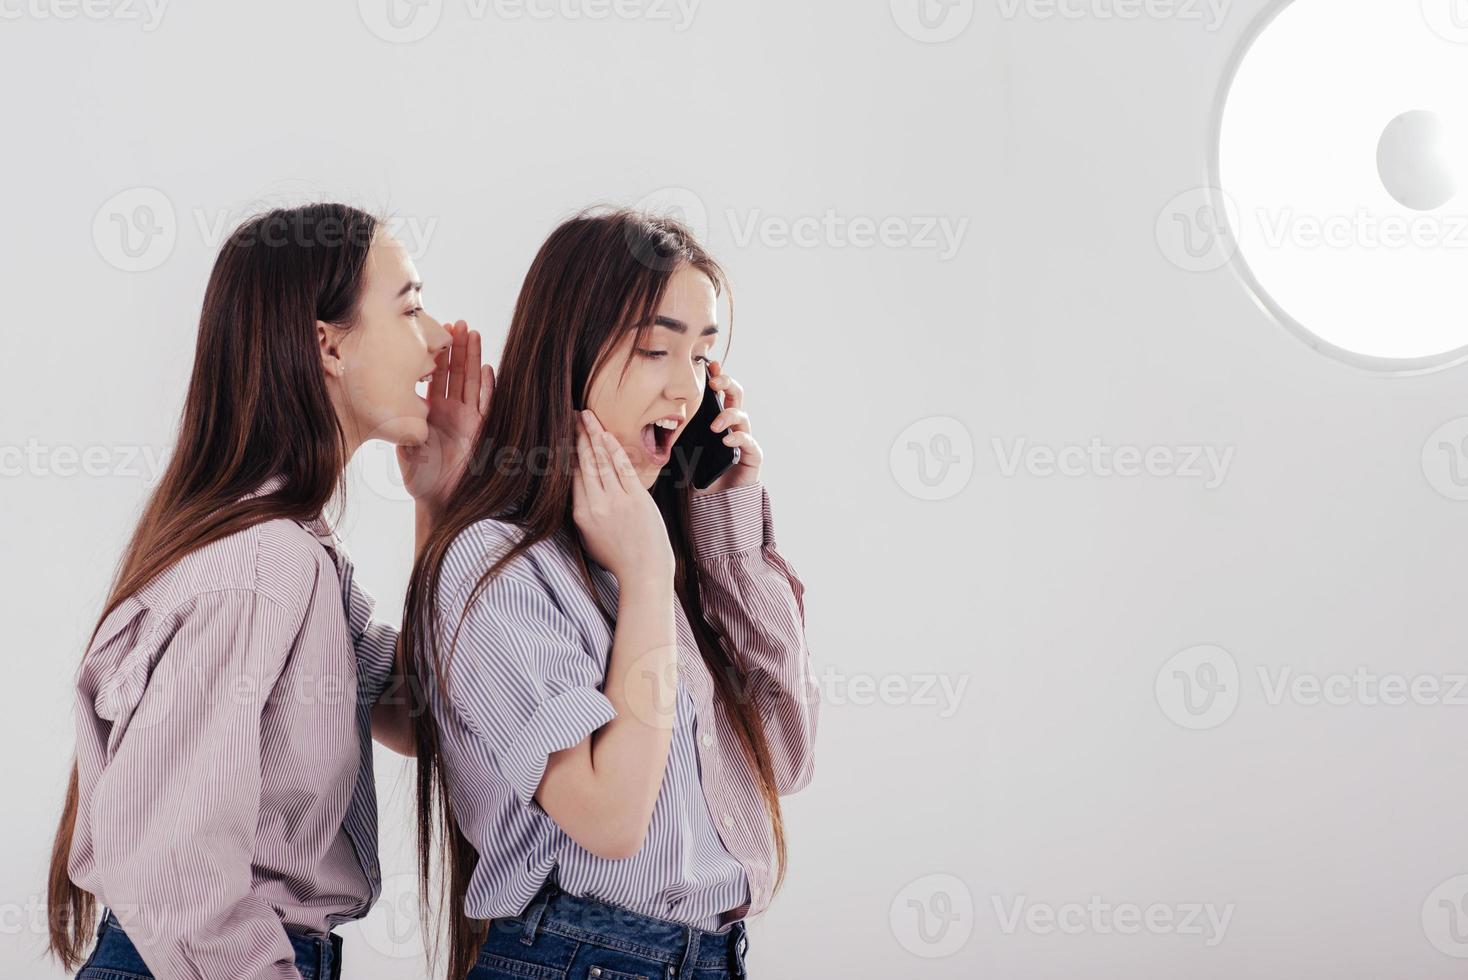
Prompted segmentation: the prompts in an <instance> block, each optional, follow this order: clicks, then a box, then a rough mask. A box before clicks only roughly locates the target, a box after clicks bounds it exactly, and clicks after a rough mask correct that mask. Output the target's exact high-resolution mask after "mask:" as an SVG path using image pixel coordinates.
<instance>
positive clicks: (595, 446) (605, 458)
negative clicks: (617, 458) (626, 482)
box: [591, 429, 621, 490]
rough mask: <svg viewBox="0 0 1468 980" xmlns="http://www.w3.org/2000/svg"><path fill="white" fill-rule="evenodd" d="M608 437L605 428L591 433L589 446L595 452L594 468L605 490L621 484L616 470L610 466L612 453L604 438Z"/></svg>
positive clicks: (613, 488)
mask: <svg viewBox="0 0 1468 980" xmlns="http://www.w3.org/2000/svg"><path fill="white" fill-rule="evenodd" d="M608 437H609V434H608V433H607V430H606V429H602V430H601V431H600V432H593V433H592V434H591V448H592V451H593V452H595V453H596V470H597V473H598V474H599V475H600V476H601V484H602V486H603V487H604V488H605V489H607V490H615V489H616V488H617V487H618V486H620V485H621V481H620V480H618V479H617V471H616V469H615V468H614V467H613V466H612V453H611V450H609V449H608V448H607V443H606V440H607V438H608Z"/></svg>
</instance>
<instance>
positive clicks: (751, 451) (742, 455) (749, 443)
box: [724, 432, 764, 465]
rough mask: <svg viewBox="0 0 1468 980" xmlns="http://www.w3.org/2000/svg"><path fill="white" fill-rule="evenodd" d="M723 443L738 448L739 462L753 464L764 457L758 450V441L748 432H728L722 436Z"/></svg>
mask: <svg viewBox="0 0 1468 980" xmlns="http://www.w3.org/2000/svg"><path fill="white" fill-rule="evenodd" d="M724 445H726V446H737V447H738V448H739V462H741V463H743V464H746V465H753V464H755V463H758V462H760V461H761V460H763V459H764V454H763V453H762V452H761V451H760V448H759V443H758V442H756V441H755V439H754V435H753V434H752V433H749V432H730V433H728V434H727V435H725V436H724Z"/></svg>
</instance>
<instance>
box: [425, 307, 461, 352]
mask: <svg viewBox="0 0 1468 980" xmlns="http://www.w3.org/2000/svg"><path fill="white" fill-rule="evenodd" d="M421 319H423V320H426V321H427V322H428V329H427V330H426V331H424V337H423V340H424V341H425V342H426V343H427V344H428V350H429V352H430V353H431V354H433V355H434V356H435V357H437V356H438V355H439V354H440V353H442V352H443V351H446V350H448V348H449V345H450V344H452V343H453V342H454V338H453V335H452V334H450V333H449V332H448V330H446V329H445V328H444V325H443V324H442V323H439V322H438V321H437V320H435V319H434V318H433V317H431V316H429V315H428V314H427V313H424V314H422V317H421Z"/></svg>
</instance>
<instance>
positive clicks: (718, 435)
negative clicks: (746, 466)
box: [668, 375, 739, 490]
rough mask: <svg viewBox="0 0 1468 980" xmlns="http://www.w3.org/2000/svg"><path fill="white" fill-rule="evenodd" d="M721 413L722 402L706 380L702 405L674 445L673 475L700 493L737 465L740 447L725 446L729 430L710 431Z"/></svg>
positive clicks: (670, 464)
mask: <svg viewBox="0 0 1468 980" xmlns="http://www.w3.org/2000/svg"><path fill="white" fill-rule="evenodd" d="M712 377H713V375H709V378H712ZM723 410H724V402H723V399H722V398H721V396H720V395H719V393H718V392H717V391H715V390H714V389H713V388H711V387H710V386H709V383H708V378H705V379H704V384H703V403H702V404H701V405H699V406H698V411H697V412H696V413H694V416H693V418H692V419H691V420H690V421H689V423H688V425H687V426H686V427H685V428H684V429H683V433H682V434H681V435H680V436H678V441H677V442H675V443H673V454H672V459H670V460H669V461H668V465H669V466H671V467H674V473H675V474H676V475H677V477H678V478H679V479H680V480H691V481H692V483H693V485H694V486H695V487H697V488H698V489H699V490H705V489H707V488H708V486H709V484H711V483H713V482H714V481H715V480H717V479H718V478H719V477H721V476H723V475H724V473H726V472H727V471H728V469H729V467H731V466H733V465H734V464H735V463H737V462H739V447H738V446H726V445H724V436H726V435H728V433H729V430H728V429H725V430H724V431H723V432H715V431H714V430H712V429H710V428H709V425H710V424H711V423H712V422H713V421H714V419H715V418H717V417H718V415H719V413H720V412H722V411H723Z"/></svg>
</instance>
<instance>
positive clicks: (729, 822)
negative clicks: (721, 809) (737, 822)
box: [724, 813, 734, 829]
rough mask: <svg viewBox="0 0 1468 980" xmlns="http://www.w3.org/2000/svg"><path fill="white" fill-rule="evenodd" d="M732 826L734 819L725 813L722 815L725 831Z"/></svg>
mask: <svg viewBox="0 0 1468 980" xmlns="http://www.w3.org/2000/svg"><path fill="white" fill-rule="evenodd" d="M732 826H734V818H733V817H731V816H729V814H727V813H726V814H724V827H725V828H726V829H727V828H729V827H732Z"/></svg>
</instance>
